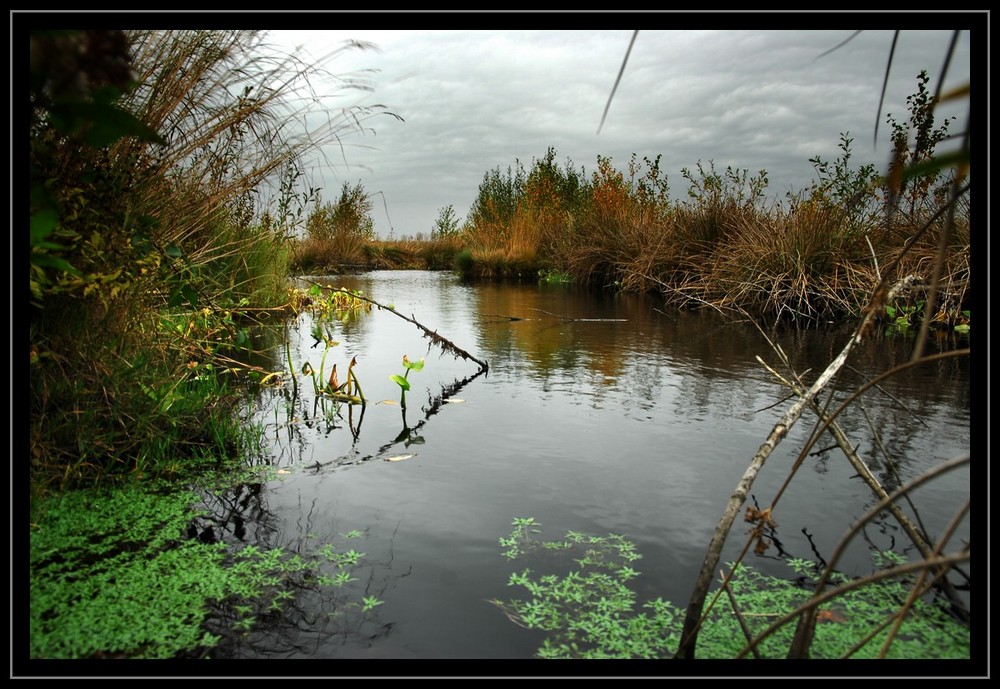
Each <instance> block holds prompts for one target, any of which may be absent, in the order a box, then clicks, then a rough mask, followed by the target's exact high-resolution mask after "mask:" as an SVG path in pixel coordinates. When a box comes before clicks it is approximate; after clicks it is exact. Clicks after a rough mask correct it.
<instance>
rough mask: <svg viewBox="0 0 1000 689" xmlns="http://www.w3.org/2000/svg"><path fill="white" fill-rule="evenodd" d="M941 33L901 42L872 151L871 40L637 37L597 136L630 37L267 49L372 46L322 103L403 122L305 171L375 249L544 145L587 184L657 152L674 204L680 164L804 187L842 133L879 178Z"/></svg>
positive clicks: (387, 34) (403, 37) (888, 40)
mask: <svg viewBox="0 0 1000 689" xmlns="http://www.w3.org/2000/svg"><path fill="white" fill-rule="evenodd" d="M861 18H863V16H862V17H861ZM952 33H953V32H952V31H950V30H932V31H916V30H913V31H911V30H906V31H902V32H901V33H900V36H899V40H898V44H897V45H896V48H895V52H894V54H893V62H892V69H891V71H890V74H889V82H888V85H887V91H886V97H885V101H884V103H883V105H882V115H881V118H880V121H879V124H878V144H877V146H876V145H875V143H874V142H873V136H874V132H875V123H876V113H877V112H878V108H879V96H880V93H881V90H882V83H883V79H884V77H885V69H886V64H887V62H888V57H889V54H890V48H891V46H892V39H893V32H892V31H888V30H877V31H863V32H861V33H858V34H857V35H854V34H855V32H854V31H847V30H818V31H812V30H810V31H791V30H773V31H763V30H750V31H732V30H723V31H717V32H702V31H685V30H681V31H655V30H654V31H650V30H640V31H639V33H638V37H637V39H636V41H635V44H634V46H633V47H632V50H631V53H630V54H629V59H628V62H627V64H626V65H625V68H624V70H623V71H622V74H621V81H620V83H619V85H618V88H617V91H616V92H615V94H614V98H613V100H612V102H611V104H610V107H609V109H608V114H607V120H606V122H605V123H604V126H603V128H602V129H601V132H600V134H598V133H597V130H598V126H599V125H600V122H601V116H602V113H603V111H604V108H605V107H606V106H607V104H608V98H609V96H610V95H611V93H612V89H613V87H614V84H615V79H616V77H617V76H618V73H619V71H621V68H622V61H623V58H624V57H625V54H626V51H627V50H628V47H629V43H630V40H631V38H632V35H633V30H614V31H611V30H608V31H594V30H585V31H575V30H573V31H569V30H567V31H555V32H553V31H548V30H545V31H538V30H525V31H500V30H498V31H492V30H490V31H485V30H478V31H470V32H466V31H455V30H435V31H425V30H415V31H370V30H357V31H350V30H338V31H322V30H320V31H287V30H280V31H274V32H270V33H269V34H268V40H269V42H271V43H273V44H274V45H275V46H276V47H279V48H281V49H286V50H289V51H292V50H295V49H296V46H301V47H302V49H303V50H304V51H305V52H304V53H302V55H303V56H316V55H324V54H329V53H330V52H331V51H332V49H333V48H335V47H337V46H339V45H341V44H342V43H341V42H342V41H348V40H358V41H371V42H372V43H373V44H375V45H376V46H377V48H378V49H377V51H376V50H348V51H343V52H341V53H339V54H338V55H337V57H336V59H335V60H333V61H332V63H331V64H329V65H326V66H325V67H324V69H325V70H326V71H328V72H330V73H331V74H352V75H355V76H359V78H362V77H363V78H364V80H365V81H366V82H367V83H368V85H369V86H370V87H371V89H372V91H370V92H359V94H360V95H359V97H358V98H357V99H355V100H351V99H350V98H349V97H347V96H346V95H345V94H344V89H343V88H342V87H339V88H338V87H337V85H333V90H332V94H333V95H335V96H336V97H337V98H339V99H346V101H345V102H338V105H337V107H345V106H346V107H349V106H350V105H358V106H362V107H367V106H372V105H375V104H378V105H382V106H384V107H385V109H386V110H387V111H389V112H391V113H393V114H394V115H398V116H399V117H400V118H402V121H399V120H397V119H396V117H392V116H388V115H375V116H374V117H371V118H369V119H368V120H366V121H365V122H364V126H365V128H366V130H367V131H366V132H365V133H363V134H362V133H355V132H346V133H345V135H344V137H343V139H342V140H341V141H340V142H339V143H338V148H337V150H336V151H322V152H319V153H318V155H317V156H314V157H312V158H311V159H310V160H309V161H308V165H307V168H306V170H304V172H305V174H306V177H307V179H308V180H309V183H310V184H311V185H313V186H318V187H321V188H322V192H321V194H322V198H323V200H324V202H326V201H330V200H333V199H334V198H335V197H336V196H339V193H340V190H341V187H342V184H343V183H344V182H347V183H349V184H351V185H352V186H353V185H354V184H356V183H359V182H360V183H361V184H362V185H363V187H364V189H365V191H366V192H367V193H368V194H369V195H370V197H371V201H372V205H373V212H372V216H373V219H374V224H375V231H376V234H377V235H378V236H379V237H380V238H384V239H387V238H390V237H395V238H401V237H407V236H409V237H413V236H416V235H417V234H418V233H423V234H424V235H429V234H430V231H431V230H432V229H433V227H434V224H435V221H436V220H437V218H438V216H439V213H440V211H441V209H443V208H445V207H447V206H449V205H450V206H452V207H453V209H454V212H455V214H456V216H458V218H459V219H460V220H462V221H464V220H465V219H466V217H467V215H468V211H469V208H470V207H471V205H472V203H473V202H474V201H475V198H476V196H477V193H478V188H479V184H480V183H481V182H482V180H483V177H484V175H486V174H487V173H489V172H491V171H492V170H494V169H497V168H499V169H500V170H501V171H506V170H507V168H508V167H511V168H513V167H514V166H515V165H516V164H517V163H518V162H520V163H521V164H523V165H524V167H525V168H526V169H530V166H531V164H532V162H533V160H536V159H539V158H542V157H544V156H545V154H546V152H547V151H548V149H549V147H552V148H554V149H555V151H556V158H555V160H556V161H557V162H558V163H559V165H560V167H565V165H566V163H567V161H571V162H572V165H573V167H574V168H575V169H577V170H579V169H580V168H583V169H584V170H585V171H586V173H587V174H588V176H589V174H590V173H591V172H592V171H593V170H594V169H595V168H596V164H597V158H598V156H602V157H607V158H610V159H611V161H612V164H613V165H614V166H615V167H616V168H617V169H619V170H623V171H627V168H628V162H629V159H630V158H631V155H632V154H633V153H635V154H636V155H637V157H638V159H639V160H641V159H642V158H643V157H644V156H645V157H649V158H650V159H655V158H656V156H658V155H660V156H662V158H661V169H662V170H663V172H664V174H666V176H667V178H668V182H669V185H670V193H671V197H672V198H673V199H675V200H682V199H683V198H684V197H685V196H686V194H687V189H688V182H687V180H685V179H684V178H683V176H682V174H681V169H682V168H688V169H690V170H692V171H694V170H695V169H696V167H697V164H698V163H699V162H701V163H702V164H703V165H705V166H707V165H708V164H709V163H710V162H714V164H715V168H716V171H717V172H724V171H725V169H726V168H727V167H729V166H731V167H733V168H734V169H739V170H746V171H747V172H748V174H749V175H750V176H753V175H756V174H757V173H758V171H760V170H766V171H767V177H768V180H769V184H768V187H767V188H766V189H765V197H766V198H767V199H768V200H770V201H772V202H780V201H782V200H783V199H785V198H786V197H787V195H788V194H789V193H793V194H794V193H798V192H802V191H805V190H807V189H808V188H809V187H810V186H811V184H812V182H813V181H815V179H816V176H815V173H814V169H813V166H812V164H811V163H810V162H809V160H810V159H811V158H815V157H817V156H818V157H820V158H821V159H822V160H824V161H826V162H833V161H835V160H836V159H837V158H838V157H839V156H840V154H841V151H840V148H839V147H840V143H841V141H840V137H841V135H842V134H844V135H847V136H848V137H849V138H851V139H852V140H853V143H852V147H851V154H852V158H851V161H850V164H851V165H852V166H853V167H860V166H861V165H864V164H872V165H875V167H876V169H877V170H879V171H884V170H885V169H886V167H887V164H888V160H889V156H890V152H891V146H890V143H889V141H890V138H889V137H890V133H891V130H890V127H889V126H888V124H887V123H886V118H887V117H888V116H889V115H892V116H893V117H894V118H895V119H896V120H897V121H902V122H905V121H906V120H907V118H908V117H909V111H908V108H907V105H906V97H907V96H909V95H911V94H913V93H915V92H916V90H917V75H918V74H919V73H920V71H921V70H926V71H927V72H928V75H929V76H930V82H929V84H928V88H930V89H931V90H932V92H933V90H934V89H935V88H937V85H938V76H939V72H940V70H941V66H942V64H943V63H944V58H945V55H946V54H947V50H948V44H949V42H950V41H951V39H952ZM845 41H846V43H845ZM969 43H970V32H969V31H963V32H961V34H960V37H959V40H958V43H957V46H956V50H955V54H954V56H953V58H952V61H951V65H950V67H949V73H948V78H947V79H946V82H945V85H944V87H945V90H948V89H951V88H953V87H955V86H957V85H959V84H968V83H969V81H970V78H971V77H970V69H971V67H970V60H971V58H970V53H971V48H970V45H969ZM838 46H839V47H838ZM320 47H322V48H323V49H320ZM831 49H833V50H832V52H829V53H827V54H825V55H824V53H826V52H827V51H830V50H831ZM360 70H375V71H372V72H363V73H362V72H360ZM762 75H766V78H764V76H762ZM316 90H317V91H318V92H323V90H324V89H323V86H322V85H318V86H317V89H316ZM968 106H969V101H968V99H967V98H966V99H964V100H959V101H955V102H952V103H949V104H945V105H944V106H942V112H941V113H940V115H941V116H940V117H939V118H938V124H940V122H941V121H943V119H944V117H945V116H948V117H952V116H958V117H959V119H957V120H955V121H954V122H952V123H951V124H950V126H949V131H950V132H951V133H956V132H959V131H960V130H961V129H962V128H964V127H965V125H966V121H967V110H968Z"/></svg>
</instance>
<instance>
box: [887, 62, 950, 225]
mask: <svg viewBox="0 0 1000 689" xmlns="http://www.w3.org/2000/svg"><path fill="white" fill-rule="evenodd" d="M929 80H930V77H929V76H928V75H927V70H923V71H922V72H920V74H918V75H917V91H916V93H913V94H911V95H909V96H907V97H906V105H907V109H908V110H909V118H908V121H907V123H902V122H899V121H898V120H896V118H895V117H894V116H893V115H892V113H888V114H887V115H886V122H887V123H888V124H889V126H890V129H891V130H892V134H891V137H892V168H891V169H890V171H889V175H888V178H887V179H886V196H887V198H889V199H896V200H897V201H898V200H902V201H903V202H905V204H906V207H907V210H908V212H909V213H910V214H911V215H912V214H913V213H914V212H916V211H917V210H918V209H920V208H921V206H922V205H923V204H925V203H926V202H927V201H928V200H931V201H934V202H935V203H937V204H939V203H940V202H941V201H942V200H943V199H944V197H945V195H946V185H941V186H937V189H936V190H937V193H936V194H935V193H934V192H935V187H936V185H937V184H938V182H939V179H940V177H941V171H940V168H939V167H938V166H926V165H925V164H926V163H928V162H931V161H933V160H934V157H935V153H934V151H935V149H936V148H937V145H938V144H939V143H941V142H942V141H943V140H944V139H945V137H947V136H948V125H949V124H950V122H951V120H949V119H945V120H944V121H943V122H942V123H941V126H940V127H937V128H935V126H934V121H935V120H934V109H935V107H936V105H937V103H936V101H935V100H934V98H933V96H932V95H931V93H930V91H929V90H928V89H927V83H928V81H929ZM904 170H909V171H910V172H909V174H904ZM915 170H922V172H921V173H920V174H914V173H913V171H915Z"/></svg>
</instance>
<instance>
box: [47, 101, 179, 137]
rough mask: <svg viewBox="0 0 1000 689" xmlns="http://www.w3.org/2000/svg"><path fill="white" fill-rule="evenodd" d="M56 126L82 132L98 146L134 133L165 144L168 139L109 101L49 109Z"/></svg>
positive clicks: (62, 104)
mask: <svg viewBox="0 0 1000 689" xmlns="http://www.w3.org/2000/svg"><path fill="white" fill-rule="evenodd" d="M50 113H51V115H52V122H53V125H54V126H55V127H56V128H57V129H59V130H60V131H62V132H64V133H67V134H69V133H75V132H80V131H82V132H83V139H84V141H86V142H87V143H88V144H90V145H91V146H94V147H95V148H104V147H106V146H110V145H111V144H113V143H114V142H115V141H118V139H121V138H124V137H126V136H134V137H136V138H138V139H141V140H143V141H152V142H154V143H157V144H161V145H164V144H166V141H164V140H163V138H162V137H161V136H160V135H159V134H157V133H156V132H155V131H153V130H152V129H151V128H150V127H149V126H147V125H146V124H145V123H144V122H142V120H139V119H138V118H136V117H135V116H134V115H131V114H129V113H127V112H125V111H124V110H122V109H121V108H118V107H115V106H114V105H110V104H107V103H94V102H89V103H88V102H79V101H71V102H65V103H55V104H53V105H52V107H51V108H50Z"/></svg>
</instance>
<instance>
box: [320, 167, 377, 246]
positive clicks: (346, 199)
mask: <svg viewBox="0 0 1000 689" xmlns="http://www.w3.org/2000/svg"><path fill="white" fill-rule="evenodd" d="M372 208H373V206H372V202H371V200H370V199H369V197H368V194H367V193H365V188H364V186H363V185H362V184H361V182H358V183H357V184H355V185H354V186H353V187H352V186H351V185H350V184H349V183H347V182H344V185H343V187H341V191H340V199H339V200H338V201H337V202H336V203H327V204H322V203H321V202H320V200H319V198H317V200H316V209H315V210H314V211H313V212H312V213H311V214H310V215H309V219H308V220H307V221H306V232H307V233H308V235H309V238H310V239H316V240H319V241H327V240H330V239H332V238H333V237H335V236H338V235H341V236H342V235H355V236H359V237H362V238H364V239H368V240H371V239H374V238H375V221H374V220H372V216H371V213H372Z"/></svg>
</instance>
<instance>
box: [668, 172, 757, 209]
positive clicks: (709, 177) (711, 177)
mask: <svg viewBox="0 0 1000 689" xmlns="http://www.w3.org/2000/svg"><path fill="white" fill-rule="evenodd" d="M681 176H683V177H684V179H686V180H687V181H688V184H689V186H688V192H687V195H688V197H690V198H691V199H693V200H694V202H695V203H696V204H697V205H698V206H699V207H701V208H705V209H709V210H711V209H716V208H718V207H719V206H720V205H722V204H723V203H726V202H732V203H735V205H736V206H739V207H746V206H752V205H753V204H755V203H757V202H758V201H760V200H762V199H763V198H764V192H765V190H766V189H767V170H759V171H758V172H757V174H756V175H753V176H751V175H750V171H749V170H745V169H741V168H734V167H733V166H731V165H727V166H726V170H725V172H721V173H720V172H717V171H716V169H715V161H712V160H710V161H708V166H707V167H706V166H705V165H703V164H702V162H701V161H700V160H699V161H698V162H697V164H696V165H695V171H693V170H691V169H689V168H686V167H684V168H681Z"/></svg>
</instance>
